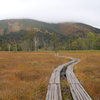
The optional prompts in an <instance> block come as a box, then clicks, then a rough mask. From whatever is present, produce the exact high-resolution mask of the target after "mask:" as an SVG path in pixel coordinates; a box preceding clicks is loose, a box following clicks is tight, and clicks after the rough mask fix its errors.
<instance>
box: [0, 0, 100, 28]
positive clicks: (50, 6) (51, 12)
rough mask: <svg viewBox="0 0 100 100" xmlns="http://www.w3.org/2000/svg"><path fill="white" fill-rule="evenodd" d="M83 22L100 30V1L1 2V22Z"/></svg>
mask: <svg viewBox="0 0 100 100" xmlns="http://www.w3.org/2000/svg"><path fill="white" fill-rule="evenodd" d="M11 18H30V19H35V20H40V21H44V22H50V23H58V22H82V23H86V24H89V25H92V26H94V27H98V28H100V0H0V20H2V19H11Z"/></svg>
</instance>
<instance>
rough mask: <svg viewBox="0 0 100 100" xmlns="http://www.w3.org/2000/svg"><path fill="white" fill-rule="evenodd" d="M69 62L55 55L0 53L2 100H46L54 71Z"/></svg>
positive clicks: (0, 97) (0, 91)
mask: <svg viewBox="0 0 100 100" xmlns="http://www.w3.org/2000/svg"><path fill="white" fill-rule="evenodd" d="M67 61H68V60H67V59H65V58H59V57H56V56H54V53H38V52H20V53H14V52H0V100H45V96H46V91H47V87H48V83H49V79H50V76H51V73H52V71H53V70H54V68H55V67H57V66H58V65H60V64H63V63H65V62H67Z"/></svg>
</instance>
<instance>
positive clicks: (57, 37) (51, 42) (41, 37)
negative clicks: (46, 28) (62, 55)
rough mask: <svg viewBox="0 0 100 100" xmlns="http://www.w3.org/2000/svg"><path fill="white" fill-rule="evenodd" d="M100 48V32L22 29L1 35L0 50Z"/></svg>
mask: <svg viewBox="0 0 100 100" xmlns="http://www.w3.org/2000/svg"><path fill="white" fill-rule="evenodd" d="M38 50H54V51H55V52H57V51H58V50H100V34H96V33H93V32H89V33H87V34H86V35H84V36H79V37H78V36H77V37H75V35H72V34H71V35H63V34H60V33H55V32H50V33H44V32H43V31H35V30H34V29H32V30H31V31H25V30H21V31H19V32H11V33H9V34H4V35H2V36H0V51H38Z"/></svg>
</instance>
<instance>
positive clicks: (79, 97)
mask: <svg viewBox="0 0 100 100" xmlns="http://www.w3.org/2000/svg"><path fill="white" fill-rule="evenodd" d="M59 57H64V56H59ZM65 58H69V59H71V60H72V61H70V62H68V63H65V64H62V65H59V66H58V67H57V68H55V69H54V71H53V73H52V75H51V78H50V81H49V85H48V90H47V95H46V100H62V95H61V89H60V72H61V70H62V68H63V67H64V66H68V68H67V70H66V76H67V81H68V82H69V84H70V91H71V93H72V96H73V99H74V100H92V99H91V97H90V96H89V95H88V93H87V92H86V91H85V90H84V88H83V87H82V86H81V84H80V83H79V81H78V79H77V78H76V76H75V74H74V73H73V66H74V65H75V64H77V63H78V62H80V59H77V58H71V57H65Z"/></svg>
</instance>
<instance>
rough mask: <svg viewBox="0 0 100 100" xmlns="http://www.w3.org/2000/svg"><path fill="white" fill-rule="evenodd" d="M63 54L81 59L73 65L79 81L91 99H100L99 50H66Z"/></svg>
mask: <svg viewBox="0 0 100 100" xmlns="http://www.w3.org/2000/svg"><path fill="white" fill-rule="evenodd" d="M61 55H63V56H68V57H74V58H79V59H81V62H80V63H79V64H77V65H75V67H74V72H75V74H76V76H77V77H78V79H79V81H80V83H81V84H82V85H83V87H84V88H85V89H86V91H87V92H88V93H89V95H90V96H91V97H92V99H93V100H99V99H100V51H95V50H94V51H93V50H91V51H67V52H64V53H61Z"/></svg>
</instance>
